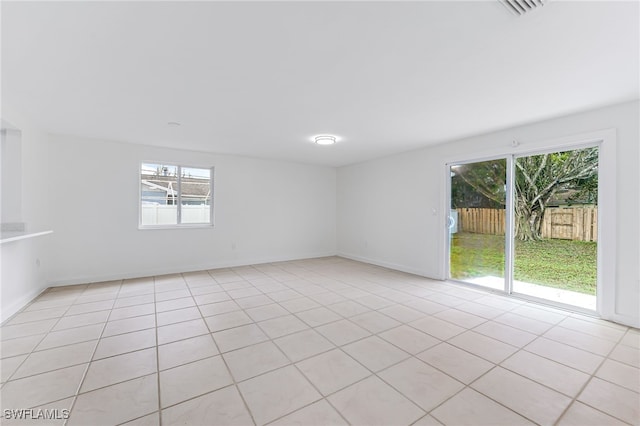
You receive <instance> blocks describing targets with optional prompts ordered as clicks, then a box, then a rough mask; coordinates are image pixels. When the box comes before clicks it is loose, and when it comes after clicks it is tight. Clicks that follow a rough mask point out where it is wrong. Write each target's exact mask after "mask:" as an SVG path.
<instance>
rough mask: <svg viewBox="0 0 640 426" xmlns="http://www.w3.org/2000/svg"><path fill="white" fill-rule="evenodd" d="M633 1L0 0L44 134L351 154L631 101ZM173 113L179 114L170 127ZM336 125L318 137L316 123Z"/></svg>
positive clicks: (7, 48) (22, 103)
mask: <svg viewBox="0 0 640 426" xmlns="http://www.w3.org/2000/svg"><path fill="white" fill-rule="evenodd" d="M639 16H640V13H639V3H638V2H637V1H627V2H612V1H603V2H596V1H561V0H556V1H553V2H550V3H548V4H547V5H545V6H544V7H542V8H541V9H539V10H536V11H533V12H531V13H529V14H527V15H525V16H523V17H516V16H514V15H512V14H510V13H509V12H508V10H507V9H506V8H505V7H504V6H503V5H502V4H500V3H499V2H498V1H497V0H493V1H471V2H461V1H441V2H438V1H425V2H415V1H414V2H398V1H394V2H363V1H352V2H330V1H325V2H309V1H298V2H294V1H290V2H268V1H259V2H243V1H235V2H42V3H34V2H15V3H12V2H6V1H3V2H2V103H3V106H4V107H10V108H13V109H16V110H17V111H20V112H21V113H22V114H24V115H26V116H27V117H29V118H30V119H31V120H32V121H34V122H35V123H36V124H37V125H39V126H41V127H42V128H43V129H45V130H47V131H50V132H53V133H62V134H72V135H79V136H88V137H95V138H104V139H111V140H118V141H124V142H131V143H140V144H146V145H157V146H166V147H175V148H181V149H190V150H200V151H210V152H216V153H228V154H238V155H249V156H254V157H263V158H277V159H283V160H292V161H297V162H303V163H311V164H319V165H327V166H341V165H346V164H352V163H356V162H360V161H365V160H368V159H372V158H376V157H381V156H385V155H389V154H392V153H396V152H401V151H407V150H411V149H415V148H419V147H422V146H426V145H429V144H435V143H442V142H446V141H450V140H455V139H459V138H462V137H465V136H471V135H475V134H480V133H486V132H489V131H493V130H497V129H501V128H506V127H510V126H514V125H518V124H523V123H528V122H534V121H538V120H542V119H546V118H550V117H555V116H559V115H565V114H569V113H573V112H578V111H583V110H587V109H592V108H596V107H599V106H604V105H608V104H613V103H617V102H623V101H628V100H633V99H638V97H639V90H640V87H639V77H638V76H639V74H640V69H639V56H640V53H639V52H640V47H639V43H640V41H639V40H640V25H639ZM170 121H177V122H179V123H181V125H180V126H178V127H176V126H169V125H167V123H168V122H170ZM325 133H329V134H334V135H338V136H340V138H341V140H340V142H339V143H337V144H336V145H333V146H318V145H315V144H314V143H313V142H312V141H311V138H312V136H314V135H317V134H325Z"/></svg>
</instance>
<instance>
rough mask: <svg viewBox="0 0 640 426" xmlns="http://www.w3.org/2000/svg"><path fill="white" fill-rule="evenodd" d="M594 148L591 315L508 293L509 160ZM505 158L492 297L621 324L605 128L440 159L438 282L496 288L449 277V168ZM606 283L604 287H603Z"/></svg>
mask: <svg viewBox="0 0 640 426" xmlns="http://www.w3.org/2000/svg"><path fill="white" fill-rule="evenodd" d="M594 146H597V147H598V245H597V257H598V260H597V281H596V282H597V283H596V311H595V312H594V311H586V310H581V309H580V308H578V307H575V306H571V305H566V304H561V303H557V302H553V301H550V300H546V299H540V298H536V297H532V296H527V295H523V294H521V293H515V294H514V293H513V288H512V286H513V260H514V238H513V237H514V223H513V214H514V213H513V212H514V209H513V208H514V195H515V188H514V184H513V183H514V178H515V158H517V157H524V156H528V155H540V154H544V153H548V152H561V151H570V150H573V149H581V148H588V147H594ZM505 158H506V159H507V176H506V179H507V200H506V201H507V205H506V209H507V212H506V218H507V220H506V229H505V274H504V275H505V286H504V291H500V292H498V293H500V294H504V295H507V296H510V297H516V298H521V299H526V300H531V301H534V302H538V303H543V304H547V305H553V306H556V307H559V308H563V309H568V310H572V311H579V312H584V313H589V314H595V315H597V316H600V317H602V318H605V319H611V320H614V321H615V320H618V321H626V320H628V319H627V318H623V317H621V316H619V315H618V314H617V313H616V302H615V301H616V245H617V244H616V240H617V238H616V201H617V194H616V130H615V129H606V130H600V131H595V132H590V133H583V134H577V135H574V136H568V137H563V138H557V139H547V140H542V141H535V142H528V143H522V144H521V143H518V142H516V141H513V142H512V143H511V144H509V145H508V147H505V148H503V149H500V148H498V149H493V150H491V151H484V152H482V151H481V152H477V153H475V155H474V154H473V153H470V154H466V155H459V156H456V157H451V158H449V159H447V161H445V164H444V170H445V176H446V178H445V185H444V186H445V191H444V194H443V195H444V196H443V197H442V201H441V203H442V211H443V215H444V222H445V226H444V227H443V228H444V229H443V234H442V235H443V240H442V241H443V244H442V246H443V247H444V253H445V256H444V265H443V276H444V277H443V278H444V279H445V280H448V281H452V282H456V283H462V284H465V285H470V286H473V287H477V288H482V289H485V290H488V291H492V292H496V290H493V289H489V288H485V287H482V286H476V285H473V284H469V283H464V282H461V281H457V280H454V279H451V278H450V250H451V244H450V237H449V213H450V209H451V166H452V165H456V164H468V163H475V162H482V161H490V160H497V159H505ZM605 283H606V285H605Z"/></svg>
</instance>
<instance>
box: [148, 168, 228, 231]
mask: <svg viewBox="0 0 640 426" xmlns="http://www.w3.org/2000/svg"><path fill="white" fill-rule="evenodd" d="M143 164H162V165H166V166H172V167H176V168H177V180H176V182H177V187H178V189H177V191H176V192H177V196H176V198H175V203H176V206H177V211H176V215H177V216H176V221H177V223H172V224H166V225H143V224H142V185H141V184H140V182H141V180H142V165H143ZM183 168H187V169H206V170H209V192H210V194H211V195H210V199H211V202H210V206H211V207H210V208H209V222H201V223H182V173H181V172H182V169H183ZM214 172H215V167H213V166H193V165H186V164H177V163H171V162H166V161H140V163H139V164H138V229H140V230H148V229H185V228H213V226H214V214H213V210H214Z"/></svg>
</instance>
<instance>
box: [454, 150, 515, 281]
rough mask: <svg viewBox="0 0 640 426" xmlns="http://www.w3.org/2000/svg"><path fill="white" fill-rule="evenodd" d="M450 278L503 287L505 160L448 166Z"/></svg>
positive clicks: (505, 194)
mask: <svg viewBox="0 0 640 426" xmlns="http://www.w3.org/2000/svg"><path fill="white" fill-rule="evenodd" d="M449 173H450V177H451V180H450V183H451V186H450V187H451V197H450V199H451V203H450V215H449V241H450V250H449V271H450V278H452V279H455V280H459V281H464V282H467V283H471V284H478V285H481V286H485V287H491V288H495V289H499V290H503V289H504V288H505V259H506V256H505V234H506V203H507V191H506V183H507V160H506V159H504V158H502V159H496V160H490V161H482V162H475V163H459V164H452V165H450V167H449Z"/></svg>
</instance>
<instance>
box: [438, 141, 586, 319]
mask: <svg viewBox="0 0 640 426" xmlns="http://www.w3.org/2000/svg"><path fill="white" fill-rule="evenodd" d="M447 170H448V173H449V189H450V191H449V223H448V228H449V244H448V252H449V253H448V255H449V257H448V258H449V262H448V269H449V278H450V279H452V280H457V281H462V282H465V283H469V284H476V285H480V286H484V287H490V288H493V289H497V290H502V291H504V292H507V293H516V294H520V295H524V296H526V297H531V298H536V299H543V300H547V301H551V302H554V303H558V304H565V305H572V306H575V307H578V308H581V309H586V310H595V309H596V277H597V263H598V262H597V260H598V259H597V235H598V219H597V218H598V207H597V205H598V147H597V146H592V147H586V148H580V149H572V150H566V151H555V152H542V153H536V154H534V155H517V156H516V155H514V156H508V157H504V158H496V159H492V160H487V161H479V162H460V163H452V164H449V165H448V167H447Z"/></svg>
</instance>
